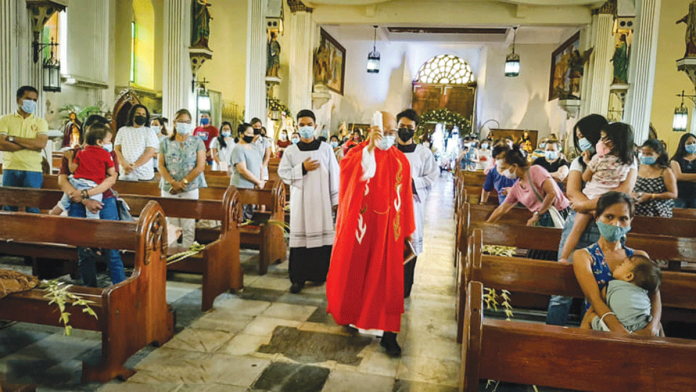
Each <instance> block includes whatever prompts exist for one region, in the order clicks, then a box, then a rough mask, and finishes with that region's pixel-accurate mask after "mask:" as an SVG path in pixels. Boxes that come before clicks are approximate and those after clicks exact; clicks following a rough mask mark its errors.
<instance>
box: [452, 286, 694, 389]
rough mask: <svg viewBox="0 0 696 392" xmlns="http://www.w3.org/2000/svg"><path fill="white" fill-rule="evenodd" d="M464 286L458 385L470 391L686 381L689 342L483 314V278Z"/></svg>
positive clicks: (689, 378) (689, 381) (659, 385)
mask: <svg viewBox="0 0 696 392" xmlns="http://www.w3.org/2000/svg"><path fill="white" fill-rule="evenodd" d="M467 291H468V292H469V296H468V297H467V302H466V307H465V312H464V330H465V339H464V342H463V343H462V363H461V371H460V389H459V390H460V391H464V392H477V391H478V390H479V381H480V380H487V379H490V380H497V381H504V382H512V383H521V384H527V385H538V386H545V387H551V388H565V389H573V390H582V391H592V392H615V391H660V392H671V391H673V392H677V391H683V390H684V388H685V387H686V386H690V385H693V382H694V374H696V362H694V361H693V360H692V359H693V358H696V342H694V341H692V340H684V339H674V338H656V337H646V336H636V335H617V334H612V333H607V332H599V331H588V330H581V329H578V328H563V327H557V326H548V325H541V324H532V323H525V322H518V321H505V320H491V319H486V318H484V315H483V309H484V308H483V284H481V282H476V281H472V282H470V283H469V287H468V290H467ZM561 370H562V371H561ZM686 388H688V387H686Z"/></svg>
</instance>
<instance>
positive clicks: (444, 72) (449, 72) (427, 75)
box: [412, 54, 476, 123]
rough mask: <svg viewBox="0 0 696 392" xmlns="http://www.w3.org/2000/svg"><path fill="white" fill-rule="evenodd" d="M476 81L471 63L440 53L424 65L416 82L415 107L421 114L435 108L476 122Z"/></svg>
mask: <svg viewBox="0 0 696 392" xmlns="http://www.w3.org/2000/svg"><path fill="white" fill-rule="evenodd" d="M475 103H476V81H475V79H474V74H473V72H472V71H471V67H470V66H469V64H468V63H467V62H466V61H464V60H462V59H461V58H459V57H457V56H454V55H450V54H441V55H439V56H435V57H433V58H431V59H430V60H428V61H427V62H425V64H423V65H422V66H421V68H420V69H419V70H418V74H417V75H416V79H415V80H414V81H413V100H412V107H413V109H414V110H415V111H416V112H418V114H420V115H422V114H424V113H427V112H430V111H432V110H436V109H447V110H449V111H451V112H455V113H459V114H461V115H462V116H464V118H466V119H468V120H470V121H471V122H472V123H473V120H474V118H473V116H474V108H475Z"/></svg>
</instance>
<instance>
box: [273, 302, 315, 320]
mask: <svg viewBox="0 0 696 392" xmlns="http://www.w3.org/2000/svg"><path fill="white" fill-rule="evenodd" d="M316 310H317V307H316V306H302V305H291V304H284V303H274V304H271V306H269V307H268V308H267V309H266V310H264V311H263V312H262V313H261V316H263V317H271V318H279V319H286V320H295V321H307V319H308V318H309V316H311V315H312V314H313V313H314V312H315V311H316Z"/></svg>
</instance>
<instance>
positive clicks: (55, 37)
mask: <svg viewBox="0 0 696 392" xmlns="http://www.w3.org/2000/svg"><path fill="white" fill-rule="evenodd" d="M60 14H61V13H60V12H55V13H54V14H53V16H51V18H50V19H49V20H48V21H47V22H46V24H45V25H44V28H43V34H42V36H41V43H44V44H50V43H51V41H53V42H54V43H59V42H61V41H60V39H59V26H60V22H59V15H60ZM56 49H57V48H52V47H50V46H47V47H45V48H43V50H42V54H43V56H42V57H43V59H50V58H51V50H53V57H55V58H56V59H58V60H60V53H59V51H58V50H56Z"/></svg>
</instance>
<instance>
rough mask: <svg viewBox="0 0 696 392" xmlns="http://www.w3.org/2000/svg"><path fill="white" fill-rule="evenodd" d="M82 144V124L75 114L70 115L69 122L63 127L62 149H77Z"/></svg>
mask: <svg viewBox="0 0 696 392" xmlns="http://www.w3.org/2000/svg"><path fill="white" fill-rule="evenodd" d="M81 144H82V124H81V123H80V120H78V119H77V114H75V112H70V114H68V121H67V122H66V123H65V126H63V145H62V147H70V148H75V147H77V146H79V145H81Z"/></svg>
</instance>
